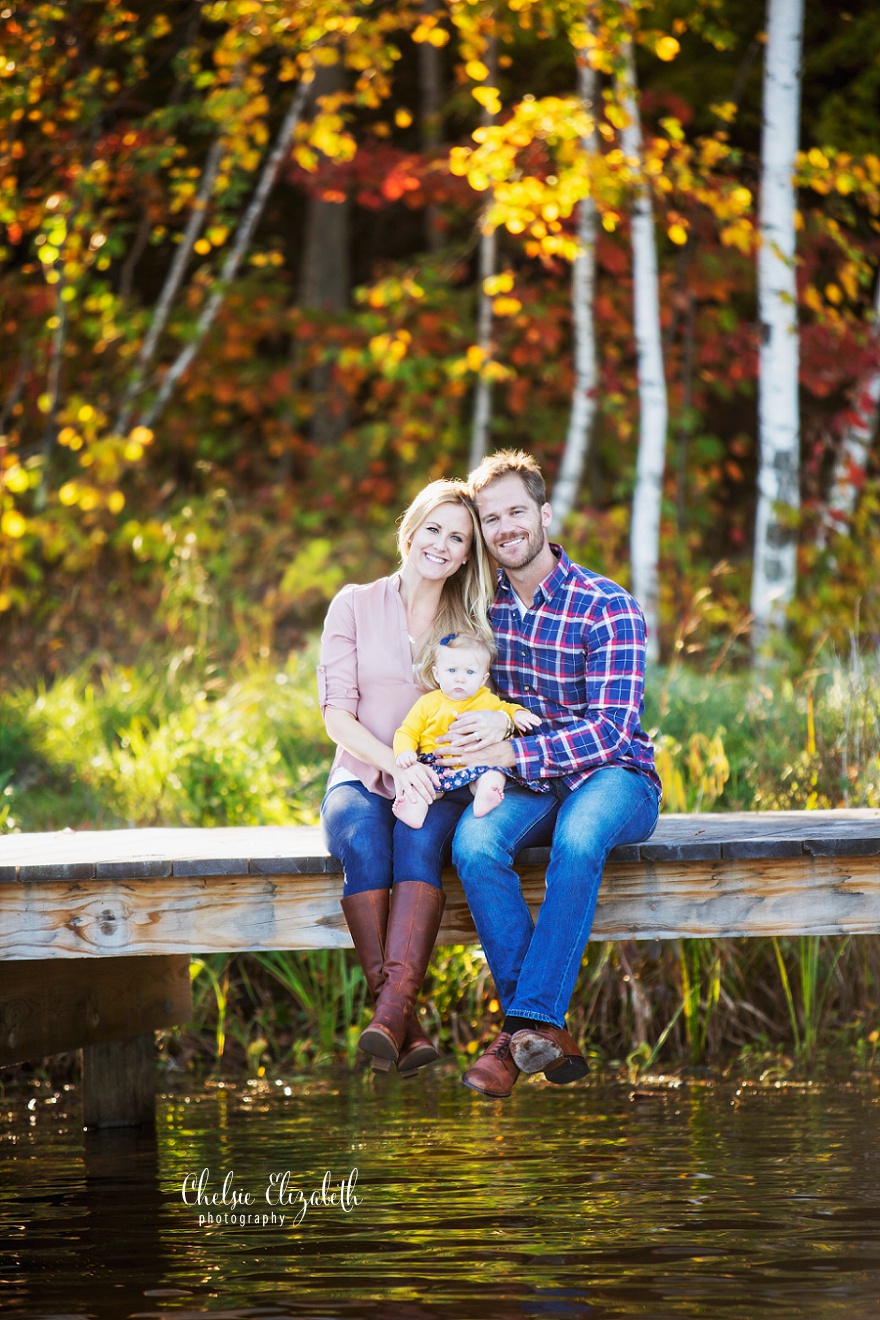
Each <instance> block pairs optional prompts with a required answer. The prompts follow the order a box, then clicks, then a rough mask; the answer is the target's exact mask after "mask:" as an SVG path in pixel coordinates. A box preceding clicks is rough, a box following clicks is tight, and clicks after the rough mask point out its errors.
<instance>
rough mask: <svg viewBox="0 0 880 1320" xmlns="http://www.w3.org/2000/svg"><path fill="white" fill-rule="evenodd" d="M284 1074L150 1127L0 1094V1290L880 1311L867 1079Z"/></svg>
mask: <svg viewBox="0 0 880 1320" xmlns="http://www.w3.org/2000/svg"><path fill="white" fill-rule="evenodd" d="M288 1089H289V1090H290V1091H291V1094H285V1093H284V1090H283V1089H282V1088H280V1087H275V1086H273V1087H271V1088H268V1090H263V1091H261V1090H259V1089H257V1088H248V1087H247V1086H246V1085H244V1086H242V1087H240V1088H238V1089H236V1090H234V1091H229V1090H219V1091H218V1090H213V1091H211V1092H208V1093H205V1092H202V1091H200V1092H198V1093H194V1094H191V1095H190V1096H188V1097H186V1096H177V1097H173V1098H166V1099H165V1100H164V1101H163V1102H162V1104H161V1107H160V1114H159V1128H158V1137H157V1140H156V1142H155V1143H151V1142H150V1141H149V1140H145V1139H144V1138H137V1139H135V1138H133V1137H132V1136H131V1135H127V1134H107V1135H104V1136H101V1137H95V1138H91V1137H90V1138H88V1139H86V1138H84V1136H83V1133H82V1132H81V1130H80V1127H79V1122H78V1114H77V1097H76V1095H75V1093H73V1094H71V1095H70V1096H68V1097H64V1098H62V1099H61V1100H60V1101H58V1102H56V1103H54V1104H51V1103H46V1102H45V1101H44V1100H36V1101H35V1102H32V1107H31V1108H30V1109H28V1108H27V1107H26V1101H21V1100H17V1101H16V1102H14V1103H13V1102H7V1103H6V1104H5V1105H4V1106H3V1110H4V1113H3V1118H4V1129H3V1133H2V1142H0V1157H2V1160H3V1165H2V1179H0V1312H2V1314H3V1315H5V1316H9V1317H28V1318H29V1320H33V1317H50V1316H51V1317H60V1316H77V1317H85V1316H88V1317H95V1320H105V1318H106V1320H116V1318H117V1317H119V1318H121V1317H143V1318H147V1317H150V1318H152V1317H159V1316H173V1317H176V1320H183V1318H184V1317H187V1316H195V1315H199V1316H201V1315H208V1314H210V1315H212V1316H215V1317H222V1316H228V1317H236V1318H238V1317H265V1318H266V1320H270V1318H271V1317H283V1316H291V1317H306V1316H308V1317H348V1316H369V1317H372V1316H376V1317H384V1316H388V1317H391V1318H392V1320H416V1318H417V1317H420V1316H449V1317H465V1318H468V1320H469V1318H470V1317H474V1318H475V1320H477V1318H479V1320H517V1318H518V1317H548V1320H549V1318H558V1320H564V1318H565V1317H570V1316H585V1317H606V1316H628V1317H629V1316H650V1317H665V1316H706V1317H709V1316H711V1317H757V1316H765V1315H769V1316H785V1317H789V1316H792V1317H832V1316H834V1317H837V1316H840V1317H844V1316H845V1317H850V1318H852V1317H863V1316H864V1317H867V1316H872V1317H880V1150H878V1140H877V1137H878V1119H880V1092H878V1088H876V1087H873V1088H872V1087H871V1086H869V1085H867V1084H866V1085H865V1086H863V1087H857V1088H847V1087H841V1086H838V1087H834V1088H822V1087H818V1086H817V1087H802V1088H784V1089H779V1090H773V1089H770V1090H766V1089H757V1088H753V1089H748V1088H745V1089H743V1090H741V1091H740V1092H739V1093H737V1092H736V1091H735V1090H734V1089H733V1088H727V1089H725V1088H717V1089H713V1088H706V1087H699V1088H696V1087H695V1088H682V1089H679V1090H677V1091H668V1090H667V1091H664V1090H661V1089H659V1088H658V1089H657V1090H656V1091H653V1092H652V1091H650V1090H646V1092H645V1093H644V1094H642V1095H633V1093H632V1092H631V1091H630V1090H629V1089H627V1088H612V1087H599V1086H579V1087H565V1088H563V1087H551V1086H548V1085H546V1084H544V1083H543V1082H541V1083H537V1084H521V1085H520V1086H519V1087H518V1088H517V1091H516V1092H515V1093H514V1095H513V1097H512V1098H511V1099H510V1100H508V1101H506V1102H503V1103H502V1102H494V1103H493V1102H489V1103H487V1102H483V1101H480V1100H479V1099H477V1098H475V1097H473V1096H472V1095H471V1093H470V1092H468V1091H467V1090H466V1089H465V1088H464V1087H462V1086H461V1085H460V1084H459V1083H458V1080H457V1077H455V1076H446V1077H442V1078H439V1079H434V1080H431V1081H430V1082H419V1081H416V1082H410V1083H403V1084H401V1083H398V1082H397V1081H396V1080H393V1081H390V1082H389V1081H388V1079H384V1080H383V1081H382V1082H380V1083H379V1084H378V1085H375V1086H374V1085H373V1084H372V1082H371V1081H370V1080H369V1079H362V1078H357V1079H348V1078H346V1079H345V1080H344V1081H341V1082H340V1083H339V1084H338V1085H337V1086H335V1087H334V1086H329V1087H327V1086H325V1087H323V1088H321V1089H318V1088H315V1089H313V1090H312V1091H311V1092H309V1093H306V1092H304V1091H303V1090H302V1089H301V1088H299V1089H298V1088H296V1087H291V1088H288ZM202 1170H208V1171H209V1173H208V1175H207V1177H208V1178H209V1182H208V1185H207V1188H206V1189H205V1190H207V1192H208V1193H209V1194H216V1195H217V1196H218V1198H219V1197H220V1196H221V1195H222V1189H223V1183H224V1180H225V1179H226V1178H227V1175H228V1176H229V1181H228V1182H227V1204H226V1206H225V1207H224V1206H221V1205H218V1206H216V1207H214V1209H213V1210H212V1211H211V1210H210V1209H209V1207H208V1206H206V1205H204V1204H202V1205H201V1206H199V1205H197V1204H185V1203H184V1196H183V1188H184V1180H185V1179H186V1180H187V1181H186V1192H187V1198H188V1199H189V1200H190V1201H191V1202H194V1201H195V1200H196V1198H197V1195H198V1192H197V1181H198V1177H199V1175H200V1173H201V1172H202ZM354 1170H356V1171H357V1172H356V1175H355V1174H354V1173H353V1171H354ZM285 1173H288V1174H289V1178H288V1180H287V1183H286V1187H284V1188H283V1187H282V1184H283V1182H284V1179H283V1175H284V1174H285ZM325 1174H326V1175H329V1177H328V1179H327V1181H326V1182H325V1181H324V1179H325ZM355 1179H356V1181H355ZM343 1183H345V1186H346V1188H347V1189H348V1192H350V1194H351V1195H350V1199H348V1200H346V1196H347V1194H348V1192H345V1191H341V1185H342V1184H343ZM322 1184H323V1187H324V1196H325V1198H326V1201H325V1202H323V1203H322V1201H321V1195H322V1192H321V1189H322ZM282 1190H283V1191H284V1192H285V1193H286V1197H287V1199H288V1203H287V1204H286V1205H282V1204H280V1201H281V1199H283V1198H282V1196H281V1193H282ZM267 1191H268V1194H269V1200H268V1201H267V1199H266V1194H267ZM243 1194H247V1195H249V1196H250V1197H251V1198H252V1203H251V1204H250V1205H247V1204H243V1203H241V1201H239V1203H238V1204H237V1205H235V1204H233V1198H234V1196H235V1195H238V1196H239V1197H241V1196H242V1195H243ZM313 1194H314V1197H315V1198H316V1201H317V1203H315V1204H308V1200H309V1198H310V1197H312V1196H313ZM334 1197H335V1203H332V1198H334ZM355 1198H356V1200H357V1203H355ZM304 1201H305V1203H306V1204H305V1207H304ZM340 1202H341V1203H340ZM208 1213H213V1214H214V1215H215V1217H216V1216H218V1215H219V1216H221V1217H223V1216H228V1219H221V1222H219V1223H217V1222H214V1223H213V1224H212V1223H209V1222H202V1223H201V1224H200V1222H199V1216H200V1215H202V1216H206V1215H207V1214H208ZM273 1214H274V1216H275V1222H274V1223H273V1222H272V1215H273ZM282 1214H284V1215H285V1220H284V1222H283V1223H281V1215H282ZM254 1215H258V1216H259V1222H253V1220H251V1222H245V1223H241V1222H233V1217H234V1216H235V1217H239V1216H254ZM264 1216H267V1217H268V1219H267V1221H266V1222H264V1221H263V1217H264ZM297 1221H298V1222H297Z"/></svg>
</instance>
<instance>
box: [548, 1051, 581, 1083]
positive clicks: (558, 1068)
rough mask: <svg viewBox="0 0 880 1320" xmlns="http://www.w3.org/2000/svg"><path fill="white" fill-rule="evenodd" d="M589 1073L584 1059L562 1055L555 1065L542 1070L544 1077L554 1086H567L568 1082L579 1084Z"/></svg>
mask: <svg viewBox="0 0 880 1320" xmlns="http://www.w3.org/2000/svg"><path fill="white" fill-rule="evenodd" d="M589 1071H590V1068H589V1065H588V1063H587V1061H586V1059H578V1058H574V1057H573V1056H572V1055H571V1054H564V1055H563V1056H562V1058H561V1059H559V1060H558V1061H557V1062H556V1063H554V1064H550V1066H549V1067H547V1068H545V1069H544V1077H545V1078H546V1079H547V1081H548V1082H552V1083H553V1084H554V1086H567V1085H568V1083H569V1082H579V1081H580V1079H581V1078H582V1077H586V1075H587V1073H588V1072H589Z"/></svg>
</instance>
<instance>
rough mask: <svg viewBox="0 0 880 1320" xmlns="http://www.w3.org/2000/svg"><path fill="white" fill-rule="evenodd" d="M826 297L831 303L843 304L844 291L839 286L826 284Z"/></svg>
mask: <svg viewBox="0 0 880 1320" xmlns="http://www.w3.org/2000/svg"><path fill="white" fill-rule="evenodd" d="M825 297H826V298H827V299H828V301H829V302H830V303H835V304H838V303H842V302H843V290H842V289H841V288H840V286H839V285H838V284H826V285H825Z"/></svg>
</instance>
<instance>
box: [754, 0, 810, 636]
mask: <svg viewBox="0 0 880 1320" xmlns="http://www.w3.org/2000/svg"><path fill="white" fill-rule="evenodd" d="M802 28H803V2H802V0H768V5H767V48H766V53H765V56H764V126H763V132H762V136H761V215H760V230H761V246H760V250H759V254H758V313H759V317H760V322H761V350H760V376H759V384H758V436H759V445H760V460H759V469H758V509H757V516H756V524H755V555H754V568H753V574H752V616H753V620H754V622H753V626H752V655H753V657H755V658H757V657H758V656H759V654H760V653H761V652H762V651H763V650H764V647H765V644H766V643H767V641H768V640H770V638H771V637H772V635H773V634H774V633H778V632H779V631H780V630H781V628H782V625H783V622H784V618H785V609H786V606H787V605H788V604H789V603H790V601H791V600H792V599H793V597H794V592H795V581H796V567H797V565H796V554H797V526H796V519H797V514H798V510H799V508H800V489H799V486H800V475H799V473H800V415H799V403H798V357H799V354H798V327H797V287H796V282H795V190H794V169H795V156H796V152H797V147H798V131H799V121H800V58H801V36H802Z"/></svg>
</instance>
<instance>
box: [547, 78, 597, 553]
mask: <svg viewBox="0 0 880 1320" xmlns="http://www.w3.org/2000/svg"><path fill="white" fill-rule="evenodd" d="M595 95H596V71H595V69H594V68H592V66H591V65H590V64H589V63H588V61H587V60H586V59H585V58H584V56H583V55H582V54H579V55H578V96H579V97H580V100H581V104H582V105H583V106H584V108H585V109H586V110H588V111H589V112H591V113H593V112H594V107H593V101H594V98H595ZM581 145H582V147H583V150H584V154H585V156H586V158H587V160H591V159H594V158H595V156H596V154H597V152H598V149H599V148H598V135H597V133H596V129H595V125H594V126H593V128H592V129H591V131H590V132H589V133H588V134H587V135H585V136H584V137H582V138H581ZM596 223H597V216H596V203H595V201H594V199H593V196H592V193H591V194H590V195H588V196H586V197H583V198H581V201H580V202H579V203H578V215H577V245H578V250H577V256H576V257H575V259H574V261H573V262H572V267H571V311H572V324H573V328H574V346H573V357H574V386H573V389H572V398H571V414H570V416H569V423H568V434H567V435H566V438H565V449H564V451H563V454H562V463H561V465H560V468H559V475H558V477H557V478H556V484H555V486H554V489H553V523H552V525H551V529H550V530H551V532H552V534H553V535H557V534H558V533H559V532H560V531H561V529H562V525H563V523H564V522H565V519H566V518H567V517H568V515H569V514H570V513H571V511H572V509H573V508H574V503H575V500H576V499H577V493H578V490H579V488H580V484H581V480H582V478H583V474H584V468H585V466H586V462H587V455H588V452H589V445H590V437H591V435H592V430H593V423H594V419H595V415H596V385H597V379H598V365H597V360H596V325H595V313H594V306H593V303H594V296H595V288H596Z"/></svg>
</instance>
